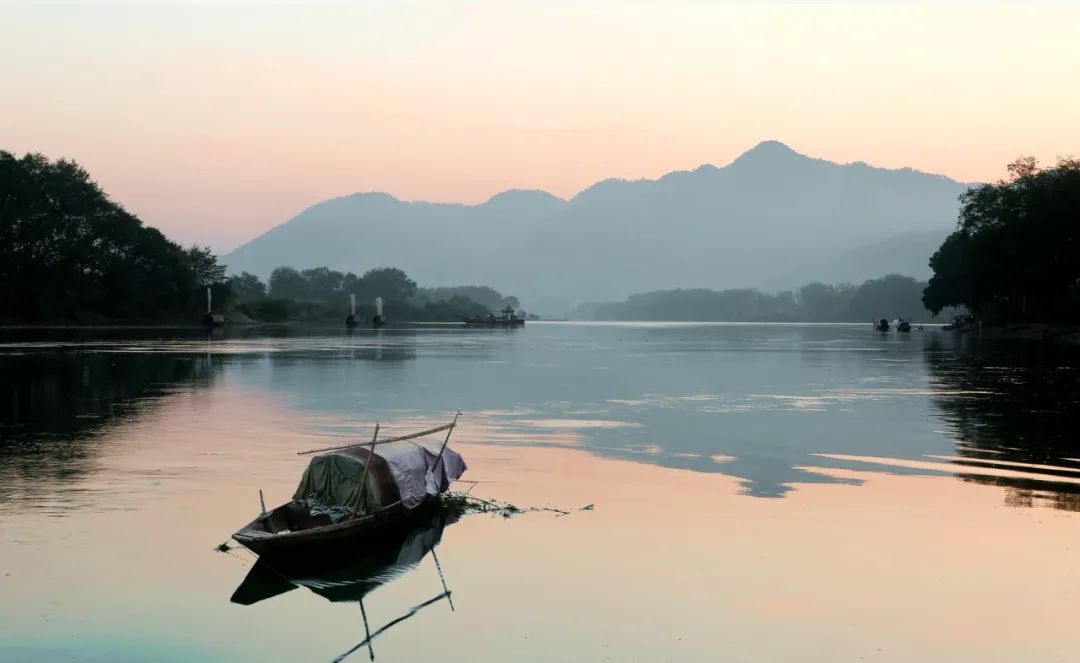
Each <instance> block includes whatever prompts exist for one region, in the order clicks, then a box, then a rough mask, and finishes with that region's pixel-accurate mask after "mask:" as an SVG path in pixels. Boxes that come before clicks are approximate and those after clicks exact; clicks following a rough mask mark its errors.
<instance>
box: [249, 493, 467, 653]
mask: <svg viewBox="0 0 1080 663" xmlns="http://www.w3.org/2000/svg"><path fill="white" fill-rule="evenodd" d="M462 513H463V511H462V509H461V508H460V507H455V506H451V505H447V504H443V503H441V502H440V503H436V504H434V505H432V506H431V507H430V509H429V510H427V513H425V514H424V515H422V516H421V515H418V516H417V517H416V518H415V519H412V520H411V522H413V523H415V527H413V528H411V529H405V528H401V529H398V530H397V531H396V532H394V533H392V534H388V535H387V536H386V537H383V538H381V539H380V540H378V541H371V540H370V539H369V540H366V541H362V542H359V541H358V543H357V545H356V546H354V547H351V546H348V545H337V546H335V547H334V549H332V550H327V551H326V553H325V554H319V555H304V556H303V557H299V556H298V557H295V558H288V557H274V558H273V559H272V560H267V559H264V558H260V559H259V560H258V561H257V562H255V565H254V566H253V567H252V568H251V570H250V571H249V572H248V574H247V576H246V577H245V578H244V581H243V582H242V583H240V586H239V587H237V588H236V591H235V592H233V595H232V598H231V601H232V602H233V603H238V604H240V605H253V604H255V603H258V602H260V601H264V600H266V599H269V598H273V597H275V596H278V595H280V594H284V593H286V592H289V591H292V590H294V589H296V588H297V587H305V588H307V589H310V590H311V591H312V592H315V593H316V594H318V595H319V596H322V597H323V598H325V599H326V600H328V601H331V602H333V603H341V602H353V601H355V602H356V603H359V604H360V614H361V616H362V617H363V620H364V639H363V640H361V641H360V642H359V643H358V644H356V645H355V646H353V647H352V648H350V649H349V650H348V651H346V652H344V653H342V654H341V655H340V656H338V657H337V658H335V659H334V660H335V661H341V660H343V659H345V658H346V657H348V656H350V655H352V654H353V653H355V652H357V651H358V650H360V649H364V648H366V649H367V651H368V656H369V657H370V659H371V660H374V659H375V650H374V648H373V646H372V643H373V641H374V640H375V638H377V637H378V636H379V635H381V634H382V633H384V632H386V630H387V629H389V628H390V627H392V626H395V625H397V624H400V623H401V622H403V621H405V620H406V619H408V618H410V617H412V616H413V615H415V614H416V613H418V612H420V611H421V610H423V609H424V608H426V607H428V606H431V605H434V604H436V603H440V602H441V601H443V600H445V601H446V603H447V604H448V605H449V607H450V609H451V610H453V609H454V603H453V600H452V599H451V592H450V589H449V587H447V585H446V577H445V576H444V575H443V570H442V566H441V565H440V564H439V558H438V555H436V553H435V547H436V546H437V545H439V542H440V541H441V540H442V534H443V530H444V529H445V528H446V527H447V526H448V525H451V524H453V523H455V522H457V521H458V519H459V518H460V517H461V515H462ZM428 553H431V559H432V562H433V565H434V566H435V569H436V570H437V571H438V575H439V580H440V582H441V583H442V592H441V593H439V594H436V595H435V596H433V597H431V598H429V599H427V600H425V601H423V602H421V603H418V604H416V605H415V606H413V607H412V608H410V609H409V610H408V611H407V612H406V613H405V614H403V615H401V616H400V617H397V618H396V619H393V620H391V621H389V622H387V623H386V624H384V625H382V626H380V627H378V628H376V629H372V628H371V627H370V626H369V624H368V619H367V611H366V610H365V609H364V598H365V597H366V596H367V595H368V594H370V593H371V592H372V591H374V590H375V589H377V588H379V587H381V586H382V585H385V584H387V583H389V582H391V581H392V580H395V579H396V578H399V577H401V576H403V575H404V574H406V573H408V572H409V571H411V570H413V569H415V568H417V567H418V566H419V565H420V563H421V562H422V561H423V559H424V558H425V557H427V556H428Z"/></svg>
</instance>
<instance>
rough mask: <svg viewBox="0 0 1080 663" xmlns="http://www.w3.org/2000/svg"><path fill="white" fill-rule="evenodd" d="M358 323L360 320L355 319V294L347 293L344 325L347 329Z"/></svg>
mask: <svg viewBox="0 0 1080 663" xmlns="http://www.w3.org/2000/svg"><path fill="white" fill-rule="evenodd" d="M359 325H360V321H359V320H357V319H356V294H355V293H354V294H351V295H349V315H347V316H346V317H345V326H346V327H348V328H349V329H352V328H354V327H357V326H359Z"/></svg>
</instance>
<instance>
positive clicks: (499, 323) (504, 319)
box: [461, 306, 525, 327]
mask: <svg viewBox="0 0 1080 663" xmlns="http://www.w3.org/2000/svg"><path fill="white" fill-rule="evenodd" d="M461 321H462V322H464V323H465V324H467V325H486V326H488V327H520V326H522V325H524V324H525V318H519V317H518V315H517V313H516V312H515V311H514V307H512V306H507V307H506V308H504V309H503V310H501V311H499V312H498V314H496V313H494V312H492V313H488V314H487V315H486V316H484V317H479V318H477V317H470V316H462V318H461Z"/></svg>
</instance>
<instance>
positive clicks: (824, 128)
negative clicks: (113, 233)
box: [0, 0, 1080, 252]
mask: <svg viewBox="0 0 1080 663" xmlns="http://www.w3.org/2000/svg"><path fill="white" fill-rule="evenodd" d="M1078 25H1080V8H1077V7H1074V6H1068V5H1063V4H1053V5H1041V6H1036V5H1023V6H1019V5H1018V6H1011V7H1010V6H1004V5H991V4H988V5H983V4H981V3H950V4H935V3H885V2H864V3H858V4H853V3H849V4H839V5H828V6H819V5H810V4H807V3H795V4H777V3H773V2H757V3H724V2H718V3H705V2H681V3H680V2H659V1H643V2H616V1H614V0H596V1H592V2H589V1H582V2H569V1H561V2H540V1H535V2H524V1H514V0H508V1H504V2H470V3H448V2H426V3H409V2H350V3H334V4H326V5H310V4H307V3H303V4H301V3H289V2H284V3H282V2H278V3H273V4H260V3H251V2H247V3H239V4H233V5H229V6H215V5H208V4H203V3H186V4H158V3H153V2H143V3H129V4H123V5H101V4H96V3H83V4H77V5H57V4H52V3H30V2H25V3H18V2H16V3H14V4H11V3H9V4H4V5H0V62H2V63H3V64H2V65H0V108H2V112H0V149H5V150H8V151H12V152H15V153H19V154H21V153H23V152H27V151H36V152H42V153H45V154H46V155H49V156H51V157H68V158H73V159H75V160H77V161H79V162H80V163H81V164H82V165H83V166H85V167H86V168H87V169H88V170H89V171H90V173H91V174H92V176H93V177H94V178H95V179H97V180H98V181H99V182H100V183H101V184H102V186H103V187H104V188H105V189H106V191H108V192H109V193H110V194H111V195H112V196H113V198H115V199H116V200H118V201H119V202H121V203H123V204H124V205H125V206H126V207H128V209H130V210H131V211H133V212H135V213H136V214H138V215H139V216H140V217H142V219H143V220H144V221H145V222H146V223H148V224H151V225H154V226H156V227H159V228H161V229H162V230H163V231H164V232H165V233H166V234H168V235H169V236H170V237H172V238H174V239H176V240H178V241H180V242H183V243H185V244H186V243H191V242H198V243H203V244H210V245H211V246H212V247H214V248H215V249H216V250H218V251H223V252H224V251H228V250H229V249H232V248H233V247H235V246H236V245H238V244H240V243H242V242H244V241H246V240H248V239H251V238H252V237H254V236H256V235H258V234H259V233H261V232H262V231H264V230H266V229H268V228H270V227H272V226H274V225H277V224H279V223H281V222H283V221H285V220H287V219H288V218H290V217H291V216H293V215H294V214H296V213H297V212H299V211H300V210H302V209H303V208H305V207H307V206H308V205H311V204H313V203H316V202H318V201H320V200H324V199H326V198H329V197H333V196H338V195H343V194H347V193H352V192H356V191H386V192H389V193H391V194H393V195H395V196H397V197H399V198H402V199H405V200H429V201H455V202H465V203H475V202H480V201H483V200H485V199H486V198H488V197H490V196H491V195H493V194H495V193H497V192H499V191H501V190H504V189H507V188H515V187H516V188H537V189H545V190H547V191H550V192H552V193H555V194H556V195H559V196H563V197H569V196H572V195H573V194H575V193H576V192H578V191H579V190H581V189H582V188H584V187H586V186H588V185H590V184H592V183H593V182H596V181H598V180H601V179H604V178H608V177H622V178H641V177H648V178H654V177H657V176H660V175H662V174H664V173H666V172H669V171H671V170H679V169H688V168H694V167H696V166H697V165H699V164H702V163H714V164H717V165H723V164H726V163H728V162H730V161H731V160H732V159H733V158H735V157H736V156H738V154H740V153H741V152H742V151H744V150H746V149H748V148H750V147H752V146H753V145H754V144H755V143H757V142H759V141H761V140H766V139H776V140H781V141H783V142H785V143H787V144H788V145H790V146H791V147H793V148H794V149H796V150H797V151H799V152H803V153H805V154H809V155H812V156H816V157H822V158H826V159H830V160H833V161H839V162H849V161H866V162H868V163H871V164H874V165H880V166H886V167H903V166H911V167H914V168H918V169H920V170H925V171H930V172H936V173H941V174H945V175H948V176H950V177H953V178H955V179H958V180H963V181H987V180H992V179H997V178H999V177H1001V176H1003V175H1004V173H1005V169H1004V166H1005V164H1006V163H1008V162H1009V161H1011V160H1012V159H1014V158H1015V157H1017V156H1019V155H1022V154H1030V155H1034V156H1036V157H1038V158H1040V159H1041V160H1042V161H1044V162H1053V161H1054V160H1055V158H1056V157H1057V156H1059V155H1065V154H1080V121H1078V119H1077V118H1080V85H1078V84H1077V83H1078V73H1077V72H1080V39H1077V26H1078Z"/></svg>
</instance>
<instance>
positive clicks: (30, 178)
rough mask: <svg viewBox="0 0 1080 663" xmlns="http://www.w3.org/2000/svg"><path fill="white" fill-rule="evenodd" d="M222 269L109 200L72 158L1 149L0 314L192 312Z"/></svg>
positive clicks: (166, 316) (128, 317) (102, 317)
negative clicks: (207, 286)
mask: <svg viewBox="0 0 1080 663" xmlns="http://www.w3.org/2000/svg"><path fill="white" fill-rule="evenodd" d="M224 281H225V271H224V268H223V267H222V266H221V265H218V263H217V259H216V258H215V257H214V255H213V254H212V253H211V252H210V250H209V249H205V248H200V247H197V246H192V247H190V248H187V249H185V248H182V247H181V246H180V245H178V244H176V243H175V242H172V241H170V240H169V239H167V238H166V237H165V236H164V235H163V234H161V232H160V231H158V230H156V229H154V228H149V227H146V226H144V225H143V224H142V221H140V220H139V219H138V218H137V217H136V216H135V215H133V214H131V213H129V212H128V211H126V210H125V209H124V208H123V207H121V206H120V205H118V204H117V203H115V202H113V201H112V200H110V199H109V197H108V196H107V195H106V194H105V193H104V192H103V191H102V190H101V188H100V187H99V186H98V185H97V184H96V183H94V182H93V181H92V180H91V179H90V176H89V174H88V173H87V172H86V171H85V170H83V169H82V168H81V167H80V166H79V165H78V164H76V163H75V162H73V161H67V160H63V159H61V160H58V161H50V160H49V159H47V158H45V157H44V156H42V155H40V154H27V155H25V156H24V157H22V158H16V157H15V156H14V155H13V154H11V153H9V152H4V151H0V301H2V302H3V307H2V308H0V320H3V321H5V322H16V323H34V322H37V323H40V322H104V321H118V320H123V321H137V322H143V321H160V320H181V319H194V316H196V315H197V313H198V312H199V311H200V309H201V307H202V306H203V302H205V295H204V293H203V287H204V286H206V285H213V286H216V287H218V288H221V287H222V285H223V284H224Z"/></svg>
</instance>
